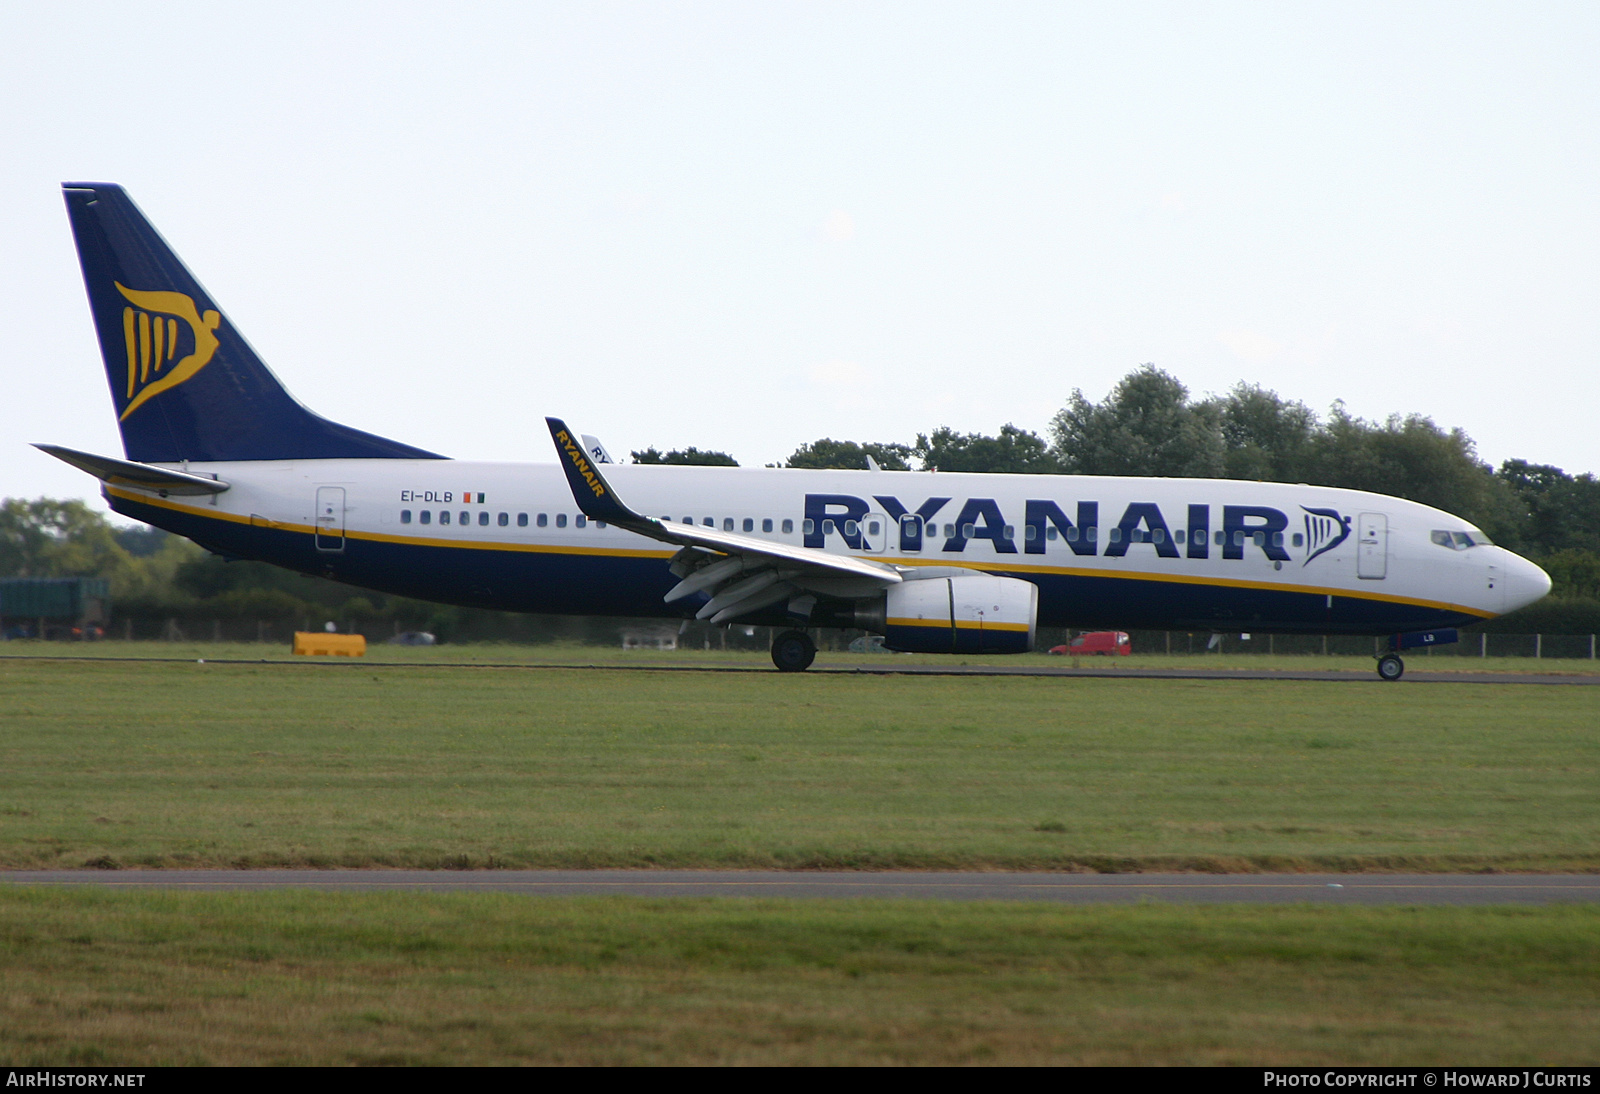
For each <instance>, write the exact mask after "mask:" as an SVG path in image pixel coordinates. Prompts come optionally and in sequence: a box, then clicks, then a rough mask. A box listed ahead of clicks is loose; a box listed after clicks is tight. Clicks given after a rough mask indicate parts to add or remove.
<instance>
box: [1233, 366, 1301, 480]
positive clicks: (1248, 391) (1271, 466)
mask: <svg viewBox="0 0 1600 1094" xmlns="http://www.w3.org/2000/svg"><path fill="white" fill-rule="evenodd" d="M1211 405H1212V412H1213V413H1214V414H1215V415H1216V420H1217V423H1218V426H1219V428H1220V430H1221V433H1222V444H1223V475H1224V476H1225V477H1227V478H1230V479H1265V480H1268V481H1271V482H1305V481H1307V476H1308V475H1309V474H1310V473H1311V468H1312V466H1313V465H1312V460H1313V442H1314V441H1315V438H1316V435H1317V431H1318V430H1319V429H1320V428H1321V423H1320V422H1318V420H1317V415H1316V412H1315V411H1313V410H1312V409H1311V408H1310V407H1308V406H1306V405H1305V404H1304V403H1301V402H1291V401H1289V400H1287V399H1284V398H1282V397H1281V396H1279V394H1278V393H1277V392H1276V391H1268V390H1266V389H1265V388H1263V387H1261V385H1259V384H1246V383H1243V382H1240V383H1238V384H1235V385H1234V387H1233V390H1232V391H1230V392H1228V394H1227V395H1225V396H1222V397H1220V398H1217V399H1213V400H1211Z"/></svg>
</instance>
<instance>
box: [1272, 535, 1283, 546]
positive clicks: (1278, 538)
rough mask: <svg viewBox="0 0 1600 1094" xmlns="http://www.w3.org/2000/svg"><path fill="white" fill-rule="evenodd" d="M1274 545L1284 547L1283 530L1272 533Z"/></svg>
mask: <svg viewBox="0 0 1600 1094" xmlns="http://www.w3.org/2000/svg"><path fill="white" fill-rule="evenodd" d="M1272 545H1273V546H1274V547H1282V546H1283V533H1282V532H1274V533H1272Z"/></svg>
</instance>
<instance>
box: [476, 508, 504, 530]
mask: <svg viewBox="0 0 1600 1094" xmlns="http://www.w3.org/2000/svg"><path fill="white" fill-rule="evenodd" d="M500 515H501V516H502V517H503V516H505V514H504V513H501V514H500ZM488 526H489V510H487V509H485V510H483V511H482V512H480V513H479V514H478V527H479V528H487V527H488Z"/></svg>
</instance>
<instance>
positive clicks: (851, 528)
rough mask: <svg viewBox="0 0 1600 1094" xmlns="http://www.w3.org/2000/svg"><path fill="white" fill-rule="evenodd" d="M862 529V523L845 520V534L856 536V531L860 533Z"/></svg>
mask: <svg viewBox="0 0 1600 1094" xmlns="http://www.w3.org/2000/svg"><path fill="white" fill-rule="evenodd" d="M860 531H861V525H859V524H857V523H856V522H855V521H853V520H847V521H845V522H844V534H845V535H847V536H854V535H855V534H856V533H858V532H860Z"/></svg>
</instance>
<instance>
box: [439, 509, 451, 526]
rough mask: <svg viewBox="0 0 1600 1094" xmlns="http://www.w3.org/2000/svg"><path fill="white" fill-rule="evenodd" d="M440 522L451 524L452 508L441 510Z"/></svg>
mask: <svg viewBox="0 0 1600 1094" xmlns="http://www.w3.org/2000/svg"><path fill="white" fill-rule="evenodd" d="M439 523H440V524H449V523H450V510H448V509H441V510H439Z"/></svg>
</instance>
